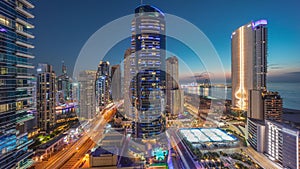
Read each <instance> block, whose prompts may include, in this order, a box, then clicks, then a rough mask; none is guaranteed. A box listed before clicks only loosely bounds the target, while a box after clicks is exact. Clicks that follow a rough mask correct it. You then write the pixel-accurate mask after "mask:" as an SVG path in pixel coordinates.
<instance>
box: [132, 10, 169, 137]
mask: <svg viewBox="0 0 300 169" xmlns="http://www.w3.org/2000/svg"><path fill="white" fill-rule="evenodd" d="M131 30H132V39H131V45H132V46H131V49H132V50H133V51H134V54H133V55H132V57H130V58H131V59H130V64H131V67H132V69H131V72H130V73H131V77H133V78H132V80H131V82H130V83H131V84H130V85H131V87H130V89H131V91H130V92H131V94H130V95H131V108H132V109H133V111H132V112H134V113H135V123H134V135H135V136H136V137H137V138H148V137H151V136H155V135H158V134H160V133H161V132H162V131H163V130H164V122H163V117H164V107H165V103H164V100H165V99H164V93H163V90H164V88H165V84H164V82H165V72H164V70H165V58H166V53H165V49H166V36H165V16H164V14H163V13H162V12H161V11H160V10H159V9H157V8H155V7H153V6H150V5H141V6H139V7H137V8H136V9H135V17H134V18H133V21H132V28H131Z"/></svg>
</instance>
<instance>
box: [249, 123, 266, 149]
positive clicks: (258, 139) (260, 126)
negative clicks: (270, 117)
mask: <svg viewBox="0 0 300 169" xmlns="http://www.w3.org/2000/svg"><path fill="white" fill-rule="evenodd" d="M247 124H248V125H247V127H248V139H247V141H248V143H249V144H250V146H251V147H252V148H253V149H254V150H256V151H258V152H261V153H263V152H264V151H265V148H266V146H265V139H266V137H265V131H266V130H265V127H266V126H265V122H264V121H263V120H257V119H251V118H248V119H247Z"/></svg>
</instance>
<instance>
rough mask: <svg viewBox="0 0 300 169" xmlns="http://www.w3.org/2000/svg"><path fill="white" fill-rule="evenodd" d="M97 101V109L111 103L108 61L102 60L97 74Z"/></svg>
mask: <svg viewBox="0 0 300 169" xmlns="http://www.w3.org/2000/svg"><path fill="white" fill-rule="evenodd" d="M95 83H96V103H97V111H98V110H102V109H103V108H104V107H105V106H106V105H107V104H108V103H110V101H111V99H110V84H111V80H110V65H109V62H107V61H100V63H99V65H98V70H97V74H96V82H95Z"/></svg>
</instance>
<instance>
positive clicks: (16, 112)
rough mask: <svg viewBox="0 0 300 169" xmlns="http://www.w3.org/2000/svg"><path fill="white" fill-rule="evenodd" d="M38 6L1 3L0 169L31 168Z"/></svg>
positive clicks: (16, 0) (18, 1)
mask: <svg viewBox="0 0 300 169" xmlns="http://www.w3.org/2000/svg"><path fill="white" fill-rule="evenodd" d="M32 8H34V5H33V4H32V3H30V2H29V1H27V0H10V1H4V0H2V1H0V168H14V167H17V168H20V167H28V166H30V165H31V164H32V161H31V160H28V157H29V156H31V155H32V151H31V150H30V149H28V146H29V145H30V144H32V140H30V139H28V133H27V127H26V126H27V125H26V122H28V121H29V120H32V119H33V118H34V117H33V115H32V114H31V113H30V112H29V110H30V109H31V108H32V106H33V103H32V102H31V100H32V97H33V96H32V94H30V91H29V90H32V85H31V84H30V83H29V80H30V79H33V76H32V74H31V73H30V70H33V69H34V66H33V65H32V63H31V62H32V59H33V58H34V56H33V55H32V54H31V53H30V51H29V50H30V49H32V48H34V45H33V44H31V43H30V42H29V39H33V38H34V35H33V34H32V33H30V30H31V29H32V28H34V25H33V24H31V23H30V20H31V19H32V18H34V15H32V14H31V10H32Z"/></svg>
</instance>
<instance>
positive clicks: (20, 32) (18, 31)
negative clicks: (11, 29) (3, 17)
mask: <svg viewBox="0 0 300 169" xmlns="http://www.w3.org/2000/svg"><path fill="white" fill-rule="evenodd" d="M16 32H17V33H18V34H20V35H22V36H25V37H27V38H31V39H33V38H34V35H32V34H30V33H28V32H24V31H20V30H16Z"/></svg>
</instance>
